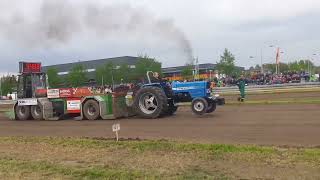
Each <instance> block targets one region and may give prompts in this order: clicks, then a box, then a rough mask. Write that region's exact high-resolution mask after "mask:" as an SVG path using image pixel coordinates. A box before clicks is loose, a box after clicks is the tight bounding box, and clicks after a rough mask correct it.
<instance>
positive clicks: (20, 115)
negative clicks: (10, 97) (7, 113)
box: [14, 105, 30, 120]
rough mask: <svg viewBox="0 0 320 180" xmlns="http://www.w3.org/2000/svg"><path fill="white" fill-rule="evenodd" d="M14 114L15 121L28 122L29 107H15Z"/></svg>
mask: <svg viewBox="0 0 320 180" xmlns="http://www.w3.org/2000/svg"><path fill="white" fill-rule="evenodd" d="M14 109H15V114H16V117H17V120H28V119H29V118H30V106H18V105H17V106H16V107H15V108H14Z"/></svg>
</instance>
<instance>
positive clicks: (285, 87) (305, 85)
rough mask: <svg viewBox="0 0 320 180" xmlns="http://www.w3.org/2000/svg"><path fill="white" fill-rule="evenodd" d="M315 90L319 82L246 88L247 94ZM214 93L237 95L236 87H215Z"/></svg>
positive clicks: (318, 86)
mask: <svg viewBox="0 0 320 180" xmlns="http://www.w3.org/2000/svg"><path fill="white" fill-rule="evenodd" d="M312 89H314V90H317V89H319V91H320V82H309V83H290V84H273V85H249V86H246V91H247V92H268V91H270V92H272V91H275V90H278V91H281V90H283V91H285V90H312ZM214 92H215V93H222V94H224V93H230V94H234V93H239V89H238V86H231V87H216V88H214Z"/></svg>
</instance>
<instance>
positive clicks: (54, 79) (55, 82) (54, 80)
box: [47, 68, 61, 88]
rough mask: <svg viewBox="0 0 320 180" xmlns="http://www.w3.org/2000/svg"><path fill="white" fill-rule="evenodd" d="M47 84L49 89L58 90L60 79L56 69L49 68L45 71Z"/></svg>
mask: <svg viewBox="0 0 320 180" xmlns="http://www.w3.org/2000/svg"><path fill="white" fill-rule="evenodd" d="M47 76H48V82H49V87H50V88H58V87H59V84H60V83H61V81H60V77H59V75H58V70H57V69H56V68H49V69H48V70H47Z"/></svg>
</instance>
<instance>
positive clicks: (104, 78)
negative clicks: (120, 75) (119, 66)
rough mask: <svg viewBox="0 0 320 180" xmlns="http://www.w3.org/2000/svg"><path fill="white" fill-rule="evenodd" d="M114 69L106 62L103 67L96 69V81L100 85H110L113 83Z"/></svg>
mask: <svg viewBox="0 0 320 180" xmlns="http://www.w3.org/2000/svg"><path fill="white" fill-rule="evenodd" d="M114 71H115V68H114V65H113V63H112V62H108V63H106V64H105V65H103V66H101V67H99V68H97V70H96V81H97V83H98V84H100V85H105V84H108V85H111V84H112V83H113V81H112V80H114V75H115V72H114Z"/></svg>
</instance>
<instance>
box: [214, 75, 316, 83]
mask: <svg viewBox="0 0 320 180" xmlns="http://www.w3.org/2000/svg"><path fill="white" fill-rule="evenodd" d="M237 80H238V79H237V78H236V77H235V76H233V77H223V78H221V79H217V78H214V80H213V83H214V84H215V86H217V87H223V86H234V85H236V84H237ZM245 81H246V83H247V84H249V85H271V84H284V83H300V82H302V81H304V82H315V81H320V79H319V75H318V76H316V75H309V74H308V73H306V72H286V73H281V74H270V73H267V74H262V73H255V74H252V75H248V76H246V77H245Z"/></svg>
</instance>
